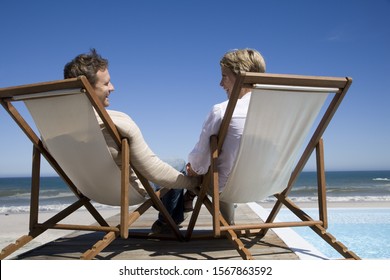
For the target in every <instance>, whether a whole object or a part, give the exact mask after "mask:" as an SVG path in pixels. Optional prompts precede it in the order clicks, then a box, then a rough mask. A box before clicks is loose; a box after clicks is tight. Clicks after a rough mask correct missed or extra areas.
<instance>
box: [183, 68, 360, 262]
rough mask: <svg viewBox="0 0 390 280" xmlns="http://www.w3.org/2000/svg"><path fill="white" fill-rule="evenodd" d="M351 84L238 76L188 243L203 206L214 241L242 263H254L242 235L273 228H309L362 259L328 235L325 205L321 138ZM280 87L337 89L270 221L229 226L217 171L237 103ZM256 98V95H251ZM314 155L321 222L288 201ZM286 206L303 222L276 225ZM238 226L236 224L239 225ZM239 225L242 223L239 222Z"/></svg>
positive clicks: (327, 79) (259, 233)
mask: <svg viewBox="0 0 390 280" xmlns="http://www.w3.org/2000/svg"><path fill="white" fill-rule="evenodd" d="M351 83H352V79H351V78H349V77H346V78H337V77H319V76H301V75H282V74H269V73H261V74H260V73H249V72H246V73H245V72H243V73H240V74H239V75H238V76H237V80H236V83H235V85H234V88H233V92H232V95H231V98H230V99H229V103H228V106H227V109H226V112H225V116H224V118H223V120H222V123H221V126H220V130H219V133H218V135H213V136H211V139H210V147H211V149H210V151H211V155H210V156H211V166H210V169H209V171H208V173H207V174H206V175H205V176H204V180H203V184H202V187H201V189H200V190H199V192H198V198H197V201H196V204H195V207H194V211H193V214H192V217H191V220H190V222H189V225H188V228H187V233H186V239H187V240H189V239H191V238H194V237H195V236H194V237H192V235H193V231H194V227H195V224H196V220H197V217H198V215H199V211H200V209H201V206H202V204H204V205H205V206H206V207H207V209H208V211H209V212H210V213H211V215H212V219H213V235H214V237H220V235H221V233H224V234H225V235H226V236H227V237H228V238H229V239H230V241H232V243H233V245H234V246H235V248H236V250H237V251H238V253H239V254H240V255H241V257H242V258H243V259H252V258H253V256H252V255H251V253H250V251H249V250H248V249H247V248H245V246H244V244H243V243H242V241H241V240H240V239H239V234H240V233H241V232H245V233H248V232H251V233H254V234H256V235H257V236H258V237H260V238H261V237H263V236H264V235H265V234H266V233H267V231H268V230H269V229H271V228H279V227H296V226H309V227H310V228H311V229H312V230H313V231H314V232H316V233H317V234H318V235H319V236H320V237H321V238H323V239H324V240H325V241H326V242H327V243H328V244H330V245H331V246H332V247H333V248H334V249H335V250H336V251H337V252H338V253H339V254H340V255H341V256H343V257H344V258H346V259H359V257H358V256H357V255H356V254H355V253H354V252H352V251H350V250H348V249H347V248H346V247H345V246H344V245H343V244H342V243H341V242H339V241H337V240H336V238H335V237H334V236H332V235H331V234H330V233H328V232H327V231H326V229H327V226H328V219H327V205H326V183H325V167H324V151H323V140H322V135H323V133H324V131H325V129H326V128H327V126H328V124H329V123H330V121H331V119H332V117H333V115H334V114H335V112H336V110H337V109H338V107H339V105H340V103H341V101H342V100H343V98H344V96H345V94H346V93H347V90H348V88H349V87H350V85H351ZM258 84H260V85H261V84H265V85H281V86H297V87H321V88H329V89H330V88H332V89H334V90H335V89H336V90H337V91H336V92H335V94H334V96H333V98H332V100H331V102H330V103H329V105H328V107H327V109H326V111H325V113H324V115H323V117H322V119H321V120H320V121H319V124H318V126H317V128H316V130H315V131H314V133H313V134H312V136H311V139H310V141H309V142H308V144H307V146H306V148H305V149H304V151H303V153H302V155H301V157H300V159H299V160H298V161H297V164H296V165H295V168H294V169H293V172H292V173H291V177H290V179H289V182H288V184H287V186H286V188H285V189H284V191H282V192H280V193H277V194H274V196H275V197H276V202H275V205H274V206H273V208H272V210H271V212H270V214H269V216H268V218H267V219H266V221H265V222H259V223H257V224H241V225H240V224H236V225H229V224H228V223H227V222H226V220H225V219H224V218H223V217H222V215H221V214H220V210H219V195H220V194H219V188H218V170H217V159H218V154H219V153H220V151H221V148H222V145H223V142H224V139H225V137H226V134H227V131H228V127H229V123H230V120H231V118H232V115H233V111H234V108H235V105H236V103H237V99H238V96H239V93H240V90H241V89H242V88H253V87H254V85H258ZM252 94H253V93H252ZM314 151H316V152H315V156H316V166H317V169H316V173H317V186H318V210H319V219H313V218H312V217H310V216H309V215H308V214H306V213H305V212H304V211H303V210H301V209H300V208H299V207H298V206H297V205H296V204H295V203H294V202H293V201H291V200H290V199H289V198H288V195H289V193H290V192H291V189H292V187H293V185H294V183H295V182H296V180H297V179H298V176H299V174H300V173H301V171H302V170H303V168H304V166H305V165H306V163H307V162H308V160H309V158H310V156H311V155H312V153H313V152H314ZM208 189H211V190H212V196H211V199H212V201H211V200H210V199H209V198H208V196H207V192H208ZM283 205H284V206H286V207H287V208H288V209H289V210H291V211H292V212H293V213H294V214H295V215H296V216H297V217H298V218H299V219H300V220H299V221H293V222H274V221H275V218H276V216H277V214H278V213H279V211H280V209H281V207H282V206H283ZM236 222H237V221H236ZM238 222H239V221H238Z"/></svg>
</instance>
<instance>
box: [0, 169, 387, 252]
mask: <svg viewBox="0 0 390 280" xmlns="http://www.w3.org/2000/svg"><path fill="white" fill-rule="evenodd" d="M30 183H31V180H30V178H25V177H16V178H0V215H6V214H13V213H28V211H29V203H30ZM326 183H327V199H328V201H329V202H344V203H348V204H350V203H351V204H354V208H330V209H329V212H328V218H329V232H331V233H332V234H333V235H335V236H336V237H337V238H338V239H339V240H340V241H342V242H343V243H344V244H345V245H347V247H348V248H350V249H351V250H353V251H354V252H355V253H357V254H358V255H359V256H360V257H362V258H363V259H390V171H348V172H344V171H335V172H327V173H326ZM315 197H316V177H315V173H314V172H302V174H301V176H300V177H299V179H298V181H297V182H296V184H295V186H294V188H293V191H292V192H291V195H290V198H291V199H292V200H293V201H295V202H315V201H316V198H315ZM40 200H41V201H40V211H47V212H53V211H58V210H60V209H63V208H64V207H66V206H67V205H69V204H70V203H72V202H73V201H75V199H74V196H73V194H72V193H71V191H70V190H69V189H68V188H67V186H66V185H65V183H63V182H62V180H61V179H60V178H59V177H43V178H42V179H41V193H40ZM364 202H382V203H385V204H387V203H388V207H384V208H355V207H358V206H359V203H364ZM95 206H96V207H97V208H98V209H99V208H110V207H111V206H106V205H101V204H95ZM305 210H307V211H308V212H309V213H310V212H311V211H313V209H305ZM314 215H315V214H314ZM278 218H279V219H281V220H283V219H289V218H290V217H289V214H288V213H287V212H284V211H282V212H281V213H280V215H279V216H278ZM294 230H296V231H297V232H298V233H299V234H300V235H302V236H303V237H304V238H305V239H307V240H308V241H309V242H311V243H313V245H314V246H315V247H317V248H318V249H319V250H320V251H321V252H323V253H324V254H325V255H327V256H329V257H331V258H333V257H337V253H336V255H334V252H333V249H331V250H330V251H328V249H327V247H328V246H327V245H325V244H322V240H318V238H317V236H316V235H315V234H313V233H312V232H311V230H310V229H304V228H294Z"/></svg>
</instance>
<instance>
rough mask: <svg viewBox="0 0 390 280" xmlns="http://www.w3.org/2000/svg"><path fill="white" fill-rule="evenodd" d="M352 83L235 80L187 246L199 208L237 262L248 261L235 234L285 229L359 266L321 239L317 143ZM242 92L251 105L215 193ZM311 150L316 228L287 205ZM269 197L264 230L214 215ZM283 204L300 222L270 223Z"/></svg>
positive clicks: (250, 76) (248, 76)
mask: <svg viewBox="0 0 390 280" xmlns="http://www.w3.org/2000/svg"><path fill="white" fill-rule="evenodd" d="M351 82H352V80H351V79H350V78H332V77H312V76H297V75H275V74H258V73H241V75H239V76H238V78H237V81H236V84H235V86H234V89H233V93H232V96H231V98H230V100H229V104H228V107H227V110H226V113H225V116H224V119H223V121H222V124H221V128H220V131H219V134H218V136H213V137H212V138H211V141H210V142H211V153H212V154H211V157H212V159H211V167H210V170H209V173H208V174H207V175H206V176H205V179H204V186H202V189H201V191H200V194H199V198H198V201H197V203H196V205H195V209H194V213H193V216H192V217H191V221H190V224H189V227H188V231H187V235H186V237H187V238H188V239H189V238H191V235H192V231H193V229H194V226H195V223H196V219H197V215H198V213H199V210H200V207H201V203H202V202H204V203H205V205H206V206H207V207H208V209H209V211H210V212H211V213H212V217H213V231H214V236H219V235H220V234H221V231H222V232H226V234H227V235H228V237H229V238H230V240H232V241H233V244H234V245H235V247H236V249H237V250H238V252H239V253H240V255H241V256H242V257H243V258H246V259H247V258H249V259H250V258H252V256H251V253H250V252H249V251H248V250H247V249H246V248H244V245H243V244H242V242H241V241H240V240H239V239H238V238H237V235H236V233H235V231H237V230H256V231H257V232H258V230H261V231H260V233H259V236H264V235H265V234H266V231H267V230H268V229H269V228H272V227H290V226H310V227H311V228H312V229H313V230H314V231H315V232H317V233H318V234H319V235H320V236H321V237H322V238H324V239H325V240H326V241H327V242H328V243H329V244H330V245H331V246H332V247H333V248H335V249H336V250H337V251H338V252H339V253H340V254H341V255H342V256H344V257H345V258H355V259H356V258H358V257H357V256H356V254H354V253H353V252H351V251H349V250H347V249H346V247H345V246H344V245H343V244H341V243H339V242H336V241H335V239H334V238H333V237H332V236H331V235H330V234H328V233H326V228H327V212H326V197H325V171H324V170H325V169H324V162H323V148H322V140H321V137H322V134H323V133H324V131H325V129H326V127H327V125H328V124H329V122H330V120H331V118H332V116H333V115H334V113H335V111H336V110H337V108H338V106H339V104H340V102H341V100H342V99H343V97H344V95H345V93H346V92H347V90H348V87H349V85H350V83H351ZM243 87H249V88H252V94H251V101H250V105H249V109H248V113H247V118H246V122H245V128H244V132H243V135H242V138H241V142H240V148H239V152H238V155H237V159H236V162H235V165H234V167H233V170H232V172H231V174H230V175H229V178H228V181H227V183H226V185H225V188H224V189H223V191H222V192H221V193H220V192H219V186H218V171H217V168H216V166H217V165H216V161H217V158H218V154H219V153H220V152H221V149H222V145H223V141H224V138H225V136H226V134H227V130H228V126H229V123H230V120H231V118H232V115H233V111H234V107H235V105H236V102H237V98H238V94H239V92H240V90H241V88H243ZM331 93H332V94H334V97H333V99H332V101H331V102H330V104H329V105H328V108H327V110H326V111H325V112H324V115H323V117H322V119H321V120H320V121H319V124H318V126H317V128H316V129H315V130H314V131H313V135H312V137H311V138H310V139H309V141H308V144H307V147H306V149H304V150H303V153H302V156H301V157H300V158H299V153H300V152H302V145H303V144H304V141H305V140H306V139H307V137H308V134H309V132H311V129H312V125H313V123H314V121H315V120H316V118H317V117H318V115H319V113H320V111H321V109H322V107H323V105H324V103H325V101H326V99H327V97H328V95H329V94H331ZM314 149H317V153H316V155H317V177H318V194H319V217H320V218H319V219H318V220H315V219H312V218H311V217H309V216H308V215H307V214H305V213H303V212H302V211H301V210H300V209H299V207H297V206H296V205H295V204H294V203H293V202H292V201H291V200H289V199H288V198H287V196H288V194H289V192H290V191H291V188H292V186H293V184H294V182H295V181H296V179H297V177H298V175H299V174H300V172H301V171H302V169H303V167H304V166H305V164H306V163H307V161H308V160H309V157H310V155H311V154H312V152H313V151H314ZM210 186H211V188H212V190H213V193H212V203H211V202H210V201H209V200H208V198H207V196H206V195H207V190H208V189H209V188H210ZM270 195H275V196H276V198H277V202H276V204H275V206H274V208H273V210H272V211H271V214H270V216H269V217H268V219H267V221H266V222H265V223H260V222H259V223H257V224H246V225H240V224H236V225H228V223H227V222H226V221H225V220H224V218H223V217H222V216H221V215H220V212H219V211H220V210H219V201H220V200H221V201H225V202H230V203H247V202H259V201H261V200H263V199H264V198H266V197H268V196H270ZM283 204H284V205H286V206H287V207H288V208H289V209H290V210H291V211H293V212H294V213H295V214H296V215H297V216H298V217H299V218H300V219H301V221H298V222H283V223H275V222H273V221H274V219H275V217H276V215H277V213H278V212H279V210H280V207H281V206H282V205H283ZM236 222H239V221H236Z"/></svg>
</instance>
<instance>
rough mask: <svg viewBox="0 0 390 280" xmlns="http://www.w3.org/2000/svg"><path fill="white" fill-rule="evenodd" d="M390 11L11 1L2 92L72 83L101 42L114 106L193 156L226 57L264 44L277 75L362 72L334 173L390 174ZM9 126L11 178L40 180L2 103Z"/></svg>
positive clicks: (0, 158) (378, 5)
mask: <svg viewBox="0 0 390 280" xmlns="http://www.w3.org/2000/svg"><path fill="white" fill-rule="evenodd" d="M389 14H390V1H388V0H387V1H386V0H374V1H335V0H330V1H313V0H312V1H309V0H306V1H299V0H297V1H293V2H291V1H288V0H284V1H283V0H279V1H261V0H256V1H255V0H253V1H246V0H242V1H230V0H223V1H210V0H199V1H169V0H167V1H148V0H145V1H125V0H122V1H121V0H113V1H100V0H94V1H92V0H88V1H76V0H68V1H50V0H46V1H42V0H36V1H18V0H15V1H3V2H2V4H1V17H0V26H1V28H0V38H1V44H0V58H1V59H0V61H1V63H0V87H6V86H14V85H21V84H27V83H35V82H43V81H50V80H57V79H62V70H63V66H64V64H65V63H66V62H68V61H69V60H70V59H72V58H73V57H74V56H76V55H77V54H79V53H82V52H87V51H88V50H89V49H90V48H91V47H94V48H96V49H97V50H98V52H99V53H101V55H102V56H104V57H106V58H108V59H109V60H110V73H111V77H112V82H113V84H114V86H115V88H116V90H115V92H114V93H113V94H112V95H111V98H110V100H111V106H110V109H114V110H120V111H124V112H126V113H127V114H129V115H130V116H131V117H132V118H133V119H134V120H135V121H136V122H137V124H138V125H139V127H140V128H141V130H142V132H143V135H144V137H145V139H146V141H147V142H148V144H149V146H150V147H151V148H152V150H153V151H154V152H155V153H156V154H158V155H159V156H160V157H162V158H169V157H181V158H184V159H186V158H187V154H188V153H189V152H190V150H191V149H192V147H193V145H194V144H195V142H196V141H197V139H198V135H199V132H200V129H201V126H202V123H203V121H204V119H205V116H206V114H207V112H208V111H209V109H210V108H211V106H212V105H213V104H215V103H218V102H221V101H223V100H224V99H225V98H226V94H225V93H224V91H223V90H222V89H221V88H220V87H219V81H220V68H219V60H220V58H221V57H222V55H223V54H224V53H225V52H226V51H228V50H230V49H235V48H246V47H249V48H255V49H257V50H259V51H260V52H261V53H262V54H263V56H264V57H265V60H266V63H267V72H269V73H285V74H303V75H326V76H351V77H352V78H353V84H352V87H351V88H350V90H349V93H348V94H347V96H346V98H345V100H344V101H343V103H342V104H341V106H340V108H339V110H338V112H337V113H336V115H335V117H334V119H333V121H332V123H331V124H330V125H329V127H328V129H327V131H326V132H325V135H324V139H325V155H326V157H325V163H326V168H327V170H375V169H384V170H389V169H390V149H389V146H388V145H389V143H390V129H389V127H390V124H389V121H390V110H389V105H390V93H389V89H388V88H389V84H388V81H389V79H390V55H389V50H390V28H389V26H390V17H389V16H388V15H389ZM0 129H1V137H0V149H1V150H0V176H14V175H29V174H30V170H31V166H30V165H31V144H30V143H29V141H28V140H27V138H26V137H25V136H24V135H23V134H22V132H21V131H20V129H19V128H18V127H17V126H16V125H15V124H14V123H13V121H12V120H11V119H10V117H9V116H8V115H7V114H6V112H5V111H4V110H3V108H0ZM312 168H313V165H312V163H311V162H310V163H309V165H308V167H307V170H309V169H312ZM42 173H43V174H52V173H53V171H52V170H51V169H50V167H48V166H47V165H44V167H43V171H42Z"/></svg>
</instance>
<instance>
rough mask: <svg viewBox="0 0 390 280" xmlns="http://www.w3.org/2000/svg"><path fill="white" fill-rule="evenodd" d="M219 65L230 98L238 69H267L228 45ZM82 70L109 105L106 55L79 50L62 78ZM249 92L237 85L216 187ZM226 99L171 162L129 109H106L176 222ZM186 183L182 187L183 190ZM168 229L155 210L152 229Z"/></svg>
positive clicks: (188, 203) (227, 208)
mask: <svg viewBox="0 0 390 280" xmlns="http://www.w3.org/2000/svg"><path fill="white" fill-rule="evenodd" d="M220 66H221V75H222V78H221V82H220V86H221V87H222V88H223V89H224V90H225V91H226V93H227V98H228V99H229V98H230V95H231V92H232V90H233V86H234V83H235V80H236V76H237V74H238V73H239V72H240V71H245V72H260V73H264V72H265V61H264V59H263V57H262V56H261V54H260V53H259V52H258V51H256V50H254V49H240V50H233V51H229V52H227V53H226V54H225V55H224V56H223V57H222V59H221V60H220ZM81 75H84V76H86V77H87V79H88V81H89V82H90V84H91V85H92V87H93V88H94V90H95V93H96V95H97V97H98V99H99V100H100V102H101V103H102V104H103V106H104V107H108V106H109V105H110V103H109V99H108V96H109V95H110V94H111V92H113V91H114V86H113V84H112V83H111V79H110V74H109V71H108V60H107V59H104V58H102V57H101V56H100V55H99V54H98V53H97V52H96V50H95V49H91V51H90V52H89V53H86V54H80V55H78V56H77V57H75V58H74V59H73V60H72V61H70V62H69V63H67V64H66V65H65V68H64V78H65V79H67V78H75V77H78V76H81ZM250 95H251V93H250V89H245V88H244V89H242V90H241V92H240V96H239V100H238V102H237V105H236V108H235V111H234V113H233V117H232V121H231V123H230V126H229V130H228V134H227V136H226V139H225V142H224V145H223V148H222V152H221V154H220V156H219V159H218V172H219V175H220V176H219V186H220V191H222V189H223V188H224V186H225V184H226V181H227V178H228V176H229V174H230V171H231V170H232V168H233V165H234V161H235V159H236V155H237V152H238V148H239V144H240V139H241V135H242V132H243V129H244V124H245V118H246V114H247V111H248V105H249V101H250ZM227 103H228V100H227V101H225V102H222V103H220V104H216V105H214V106H213V107H212V109H211V111H210V112H209V114H208V116H207V118H206V120H205V122H204V124H203V127H202V130H201V133H200V137H199V140H198V142H197V144H196V145H195V147H194V148H193V150H192V151H191V152H190V154H189V155H188V163H187V164H186V163H185V162H184V160H176V161H174V162H170V163H169V164H168V163H166V162H164V161H162V160H160V159H159V158H158V157H157V156H155V154H154V153H153V152H152V151H151V150H150V149H149V147H148V145H147V144H146V143H145V141H144V139H143V137H142V134H141V132H140V130H139V128H138V126H137V125H136V124H135V123H134V121H133V120H132V119H131V118H130V117H129V116H128V115H126V114H124V113H121V112H117V111H111V110H108V111H107V112H108V114H109V115H110V117H111V118H112V120H113V122H114V124H115V125H116V126H117V128H118V131H119V132H120V133H121V135H122V136H123V137H126V138H128V139H129V140H130V143H131V145H130V160H131V162H132V163H133V164H134V166H135V167H136V168H137V169H138V171H139V172H141V173H142V174H143V175H144V176H145V178H146V179H148V180H149V181H151V182H152V183H153V184H154V185H155V186H156V187H159V186H161V187H165V188H170V191H169V192H168V193H167V194H166V195H165V196H164V197H163V198H162V202H163V204H164V205H165V207H166V208H167V210H168V212H169V213H170V215H171V216H172V218H173V220H174V221H175V222H176V223H177V224H178V225H179V224H180V223H182V222H183V221H184V219H185V217H184V212H185V211H191V210H192V200H193V199H194V197H195V195H194V193H193V192H192V191H191V189H194V188H196V187H197V186H199V185H200V181H201V179H200V178H201V175H204V174H206V173H207V171H208V169H209V166H210V146H209V139H210V136H211V135H215V134H217V133H218V130H219V127H220V124H221V121H222V118H223V116H224V114H225V110H226V107H227ZM100 123H101V128H102V131H103V133H104V135H105V136H108V133H107V132H106V130H105V128H104V125H103V123H102V122H101V121H100ZM106 141H107V145H108V147H109V149H110V152H111V154H112V156H113V158H114V160H115V162H116V163H117V164H118V165H119V166H120V164H121V159H120V153H119V152H118V147H116V146H115V143H113V141H112V140H110V137H106ZM130 172H131V174H130V184H131V185H132V187H133V188H135V189H136V190H138V192H140V193H141V194H143V195H146V191H145V189H144V188H143V186H142V184H141V183H140V181H139V180H138V178H137V176H136V175H135V173H134V171H133V170H130ZM184 189H186V193H185V194H184ZM220 207H221V214H222V215H223V216H224V218H225V219H226V221H227V222H228V223H230V224H234V205H233V204H231V203H225V202H222V201H221V205H220ZM168 230H169V229H168V226H167V224H166V223H165V222H164V219H163V217H162V215H160V214H159V215H158V219H157V220H156V222H155V223H154V224H153V226H152V232H154V233H161V232H165V231H168Z"/></svg>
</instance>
